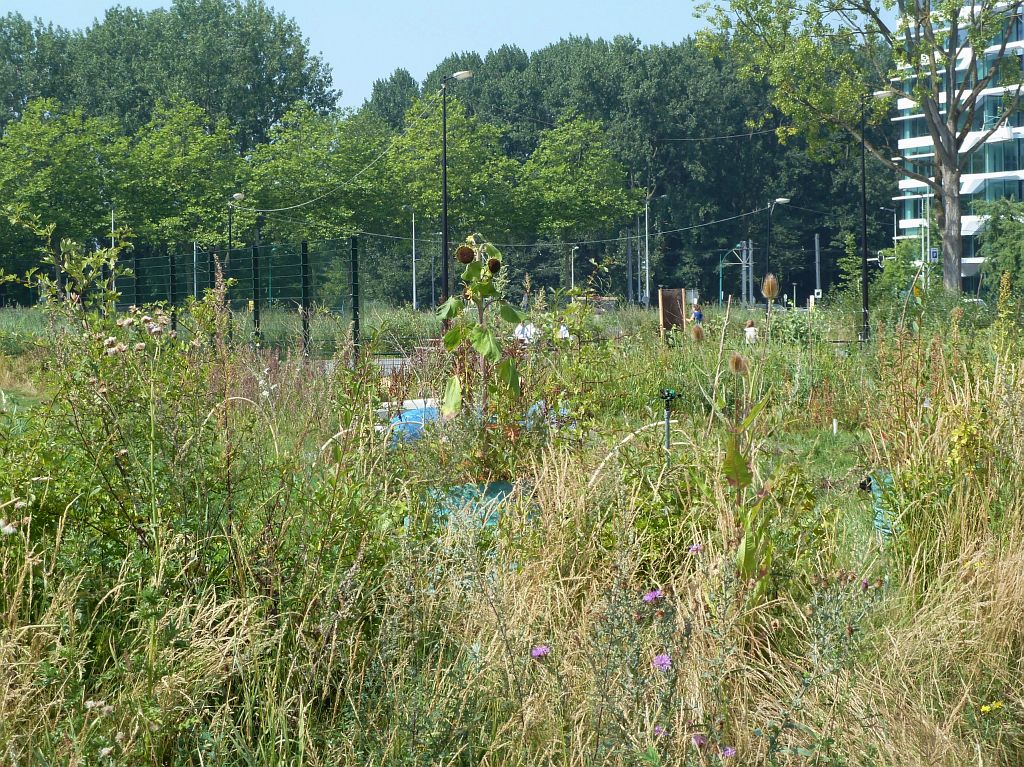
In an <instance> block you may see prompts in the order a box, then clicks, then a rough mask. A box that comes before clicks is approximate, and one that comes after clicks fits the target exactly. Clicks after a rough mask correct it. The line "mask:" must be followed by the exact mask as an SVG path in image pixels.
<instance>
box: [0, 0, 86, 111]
mask: <svg viewBox="0 0 1024 767" xmlns="http://www.w3.org/2000/svg"><path fill="white" fill-rule="evenodd" d="M69 40H70V35H69V34H68V32H66V31H65V30H63V29H61V28H60V27H54V26H53V25H52V24H45V25H44V24H43V23H42V22H41V21H38V20H35V21H29V20H28V19H26V18H24V17H23V16H21V15H20V14H17V13H9V14H7V15H6V16H2V17H0V131H2V130H3V127H4V126H5V125H6V124H7V123H8V122H9V121H11V120H16V119H17V118H18V117H20V116H21V114H22V112H23V111H24V109H25V107H26V106H27V105H28V103H29V101H31V100H32V99H36V98H55V99H58V100H64V99H66V97H67V92H68V82H67V80H68V68H69V53H68V45H69Z"/></svg>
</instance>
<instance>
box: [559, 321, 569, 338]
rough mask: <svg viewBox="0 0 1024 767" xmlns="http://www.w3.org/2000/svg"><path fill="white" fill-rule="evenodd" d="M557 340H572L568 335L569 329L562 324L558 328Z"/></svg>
mask: <svg viewBox="0 0 1024 767" xmlns="http://www.w3.org/2000/svg"><path fill="white" fill-rule="evenodd" d="M558 338H559V340H563V341H564V340H565V339H567V338H572V336H571V335H569V328H567V327H566V326H565V323H564V322H563V323H562V324H561V325H559V326H558Z"/></svg>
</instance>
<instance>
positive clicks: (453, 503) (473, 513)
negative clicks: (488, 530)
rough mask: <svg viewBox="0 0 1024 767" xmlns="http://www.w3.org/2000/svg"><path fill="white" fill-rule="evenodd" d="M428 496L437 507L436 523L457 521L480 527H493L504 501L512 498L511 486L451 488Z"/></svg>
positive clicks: (502, 483) (436, 489) (489, 484)
mask: <svg viewBox="0 0 1024 767" xmlns="http://www.w3.org/2000/svg"><path fill="white" fill-rule="evenodd" d="M428 494H429V496H430V498H431V500H432V501H434V502H436V503H437V506H436V507H435V508H434V513H435V514H436V515H437V517H438V518H439V519H442V520H445V519H447V520H450V519H452V518H455V517H461V518H463V519H466V520H469V521H475V522H478V523H479V524H480V526H481V527H493V526H495V525H497V524H498V519H499V518H500V517H501V508H502V506H503V505H504V502H505V500H506V499H507V498H508V497H509V496H510V495H511V494H512V483H511V482H489V483H487V484H482V485H474V484H468V485H455V486H454V487H449V488H447V489H441V488H435V489H433V490H430V491H429V493H428Z"/></svg>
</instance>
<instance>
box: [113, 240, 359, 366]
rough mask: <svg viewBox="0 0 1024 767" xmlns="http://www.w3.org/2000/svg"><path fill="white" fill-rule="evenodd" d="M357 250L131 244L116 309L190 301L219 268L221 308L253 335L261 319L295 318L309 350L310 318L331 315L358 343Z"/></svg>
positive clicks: (326, 244) (208, 286)
mask: <svg viewBox="0 0 1024 767" xmlns="http://www.w3.org/2000/svg"><path fill="white" fill-rule="evenodd" d="M360 246H361V243H360V242H359V239H358V238H356V237H350V238H346V239H341V240H321V241H315V242H306V241H304V242H301V243H295V244H287V245H279V244H257V245H251V246H247V247H244V248H232V249H230V250H228V249H226V248H225V249H223V250H217V249H209V250H204V249H202V248H199V247H198V246H193V249H192V251H191V252H174V251H171V250H170V249H169V248H168V247H167V246H166V245H156V246H144V245H143V246H136V247H135V248H134V249H133V250H132V251H131V252H129V253H125V254H123V255H122V256H121V259H122V261H121V264H122V266H123V267H125V268H126V269H127V270H128V271H127V273H125V274H122V275H120V276H119V277H118V278H117V280H116V285H115V287H116V289H117V291H118V293H119V294H120V300H119V302H118V308H119V309H127V308H128V307H129V306H133V305H134V306H142V305H145V304H151V303H157V302H164V303H166V304H167V305H168V306H170V307H172V308H174V307H181V306H182V305H184V304H185V303H186V302H187V301H188V300H189V299H190V298H191V299H195V300H199V299H200V298H202V297H203V295H204V294H205V292H206V291H207V290H212V289H213V288H214V287H215V285H216V280H217V270H218V268H219V269H220V271H221V274H222V275H223V278H224V280H225V285H226V291H225V292H226V296H227V302H228V305H229V306H230V308H231V310H232V311H234V312H239V313H245V312H247V313H248V314H249V315H250V316H251V324H252V332H253V333H254V334H255V335H256V337H257V338H260V337H261V336H262V334H263V330H264V322H265V320H266V319H267V317H268V315H269V316H270V317H271V318H272V319H273V320H274V321H275V322H277V323H278V324H280V322H281V318H282V317H287V316H288V315H290V316H291V317H292V318H296V319H297V320H298V326H299V327H298V328H296V330H298V331H299V333H300V334H301V341H302V345H303V348H304V349H306V350H307V351H308V350H309V349H310V348H311V344H312V340H313V339H312V324H313V323H312V321H313V318H314V315H317V316H323V315H324V314H330V315H334V316H335V317H337V318H338V319H339V320H342V321H343V322H344V323H347V324H348V325H349V328H350V332H351V337H352V340H353V342H354V343H355V344H356V345H358V344H359V342H360V340H361V336H360V319H361V318H360V296H359V252H360ZM174 320H175V323H176V321H177V316H176V313H175V315H174ZM277 335H281V334H280V333H278V334H277ZM286 335H287V334H286Z"/></svg>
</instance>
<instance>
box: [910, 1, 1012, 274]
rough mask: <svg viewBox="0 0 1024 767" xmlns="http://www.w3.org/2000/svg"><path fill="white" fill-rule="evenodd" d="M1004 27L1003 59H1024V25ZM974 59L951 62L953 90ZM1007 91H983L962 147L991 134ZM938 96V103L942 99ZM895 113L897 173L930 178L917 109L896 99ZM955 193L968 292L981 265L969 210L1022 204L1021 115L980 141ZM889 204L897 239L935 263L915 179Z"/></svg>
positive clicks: (976, 224)
mask: <svg viewBox="0 0 1024 767" xmlns="http://www.w3.org/2000/svg"><path fill="white" fill-rule="evenodd" d="M1008 23H1009V24H1010V25H1011V26H1010V30H1009V32H1010V37H1009V42H1008V44H1007V46H1006V52H1005V54H1004V57H1005V56H1017V57H1020V56H1024V19H1022V17H1021V16H1013V17H1012V18H1010V19H1008ZM961 42H963V41H961ZM991 43H992V44H991V45H990V46H989V47H988V48H986V49H985V50H984V51H983V52H982V53H981V54H980V55H979V66H978V77H979V78H981V77H984V76H985V75H987V74H988V72H989V71H990V67H991V66H992V65H993V63H994V61H995V60H996V57H997V55H998V53H999V50H1000V48H1001V43H1002V40H1001V38H1000V39H996V40H993V41H991ZM975 55H976V54H975V52H974V50H973V49H971V48H970V47H966V46H965V47H964V49H963V51H962V52H961V55H960V57H959V58H958V60H957V75H958V77H957V85H963V82H964V78H965V77H966V76H967V73H968V67H969V65H970V62H971V59H972V57H973V56H975ZM1012 87H1015V86H1012ZM903 89H904V91H905V92H909V91H910V89H911V83H909V82H905V83H903ZM1007 90H1008V88H1007V87H1006V86H1000V85H999V83H998V82H997V81H993V87H991V88H988V89H986V90H985V91H983V93H982V95H981V99H980V101H979V105H978V108H977V109H976V110H975V116H974V121H973V124H972V125H971V132H970V133H969V134H968V137H967V143H966V145H965V146H967V147H973V146H976V145H977V142H979V141H981V140H982V139H983V138H984V136H985V134H986V133H987V132H988V131H989V130H991V129H992V127H993V126H994V125H995V123H996V121H997V120H998V118H999V116H1000V115H1001V114H1002V112H1003V111H1004V109H1005V101H1004V99H1005V96H1006V93H1007ZM942 96H943V101H944V100H945V93H943V94H942ZM896 109H897V113H896V115H895V117H893V122H894V123H895V125H896V127H897V129H898V131H899V139H898V141H899V143H898V147H899V154H900V157H899V158H898V159H899V160H900V161H901V162H902V164H903V167H905V168H908V169H910V170H913V171H914V172H917V173H921V174H923V175H926V176H929V177H934V175H935V174H934V160H935V149H934V146H933V144H932V139H931V136H930V135H929V133H928V128H927V125H926V123H925V119H924V116H923V114H922V113H921V111H920V109H919V107H918V105H917V103H916V102H915V101H913V100H912V99H911V98H909V97H904V98H900V99H899V100H898V101H897V104H896ZM960 193H961V204H962V212H963V227H962V232H963V262H962V267H961V279H962V282H963V287H964V290H965V291H971V290H974V289H976V288H977V287H978V281H979V279H980V276H979V271H980V268H981V264H982V262H983V260H984V259H983V258H982V257H981V256H980V255H979V249H978V233H979V231H980V230H981V227H982V224H983V222H984V217H983V216H980V215H977V213H976V212H975V204H976V203H977V202H978V201H993V200H997V199H1000V198H1009V199H1014V200H1021V199H1024V112H1022V111H1019V110H1018V111H1017V112H1015V113H1014V114H1012V115H1011V116H1010V117H1009V119H1008V120H1007V121H1006V122H1005V123H1004V124H1003V125H1002V126H1001V127H999V129H998V130H996V131H995V133H993V134H992V135H991V136H990V137H989V138H988V139H987V140H985V145H984V146H983V147H980V148H979V149H977V150H976V151H975V152H974V153H973V154H972V155H971V157H970V159H969V161H968V163H967V166H966V167H965V168H964V171H963V175H962V177H961V182H960ZM893 201H894V202H895V204H896V211H897V217H898V238H899V239H912V240H915V241H916V242H917V243H919V245H920V248H921V258H922V259H929V260H932V261H935V260H936V251H939V255H938V259H937V260H938V261H940V262H941V244H940V239H941V238H940V234H939V232H938V231H937V230H935V228H934V226H930V225H929V222H930V221H931V219H932V218H934V214H933V211H932V207H933V201H934V195H933V193H932V191H931V190H930V189H929V188H928V187H927V186H926V185H925V184H923V183H922V182H920V181H917V180H916V179H912V178H903V179H902V180H900V182H899V193H898V194H897V196H895V197H894V198H893Z"/></svg>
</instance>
